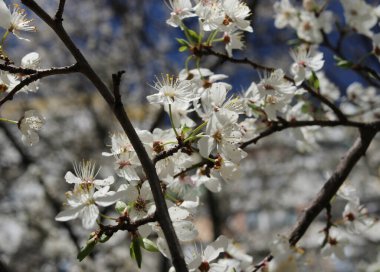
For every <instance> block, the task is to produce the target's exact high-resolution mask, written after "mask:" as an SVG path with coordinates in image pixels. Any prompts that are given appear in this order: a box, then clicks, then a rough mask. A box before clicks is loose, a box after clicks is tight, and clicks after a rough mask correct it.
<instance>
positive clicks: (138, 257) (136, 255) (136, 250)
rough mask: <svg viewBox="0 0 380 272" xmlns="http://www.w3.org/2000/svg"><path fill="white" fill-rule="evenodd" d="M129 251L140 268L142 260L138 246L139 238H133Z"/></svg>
mask: <svg viewBox="0 0 380 272" xmlns="http://www.w3.org/2000/svg"><path fill="white" fill-rule="evenodd" d="M129 253H130V255H131V258H132V259H134V260H135V261H136V263H137V266H138V267H139V268H141V262H142V255H141V248H140V238H139V237H136V238H133V240H132V242H131V245H130V248H129Z"/></svg>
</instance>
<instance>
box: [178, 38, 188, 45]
mask: <svg viewBox="0 0 380 272" xmlns="http://www.w3.org/2000/svg"><path fill="white" fill-rule="evenodd" d="M176 40H177V42H178V43H179V44H180V45H189V43H188V42H187V41H186V40H184V39H180V38H176Z"/></svg>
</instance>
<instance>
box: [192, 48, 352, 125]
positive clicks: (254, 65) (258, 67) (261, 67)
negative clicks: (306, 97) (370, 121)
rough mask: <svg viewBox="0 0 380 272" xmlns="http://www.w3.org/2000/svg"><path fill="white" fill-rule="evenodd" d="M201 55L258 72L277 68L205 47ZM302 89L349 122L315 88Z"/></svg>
mask: <svg viewBox="0 0 380 272" xmlns="http://www.w3.org/2000/svg"><path fill="white" fill-rule="evenodd" d="M199 54H200V55H212V56H216V57H218V58H221V59H223V60H226V61H229V62H232V63H240V64H248V65H250V66H251V67H252V68H254V69H256V70H262V71H265V72H273V71H274V70H275V68H272V67H266V66H264V65H261V64H258V63H256V62H254V61H252V60H249V59H248V58H243V59H236V58H232V57H229V56H227V55H225V54H222V53H219V52H216V51H214V50H212V49H211V48H208V47H205V48H204V50H202V51H200V52H199ZM284 78H285V79H286V80H288V81H290V82H293V83H294V79H292V78H291V77H289V76H285V77H284ZM301 87H303V88H304V89H305V90H307V91H308V93H310V95H311V96H313V97H315V98H317V99H318V100H319V101H321V102H322V103H323V104H325V105H326V106H327V107H329V108H330V109H331V110H332V111H333V112H334V113H335V115H336V116H337V117H338V119H339V120H342V121H344V120H347V118H346V116H345V115H344V114H343V112H342V111H341V110H340V109H339V108H338V107H337V106H336V105H335V104H334V103H332V102H331V101H330V100H328V99H327V98H326V97H324V96H323V95H322V94H320V93H319V92H316V91H315V90H313V88H312V87H310V86H309V85H307V84H306V83H305V82H304V83H303V84H302V85H301Z"/></svg>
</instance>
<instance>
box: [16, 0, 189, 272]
mask: <svg viewBox="0 0 380 272" xmlns="http://www.w3.org/2000/svg"><path fill="white" fill-rule="evenodd" d="M21 2H22V3H23V4H24V5H26V6H27V7H29V8H30V9H31V10H32V11H33V12H34V13H35V14H36V15H38V16H39V17H40V18H41V19H42V20H43V21H44V22H45V23H46V24H47V25H49V26H50V28H51V29H52V30H53V31H54V32H55V33H56V34H57V36H58V37H59V38H60V39H61V41H62V42H63V43H64V45H65V46H66V48H67V49H68V50H69V51H70V52H71V54H72V55H73V57H74V58H75V59H76V61H77V62H78V64H79V66H80V72H81V73H82V74H83V75H85V76H86V77H87V78H88V79H89V80H90V81H91V82H92V84H93V85H94V86H95V87H96V88H97V89H98V91H99V93H100V94H101V95H102V96H103V98H104V100H105V101H106V102H107V104H108V105H109V107H110V108H111V109H112V110H113V113H114V115H115V117H116V118H117V120H118V121H119V123H120V124H121V126H122V128H123V129H124V131H125V133H126V134H127V136H128V138H129V140H130V142H131V144H132V146H133V148H134V149H135V151H136V153H137V156H138V158H139V160H140V161H141V164H142V167H143V169H144V172H145V174H146V176H147V178H148V181H149V184H150V187H151V190H152V194H153V198H154V202H155V204H156V208H157V216H158V222H159V223H160V225H161V228H162V230H163V233H164V235H165V239H166V241H167V242H168V246H169V250H170V254H171V256H172V260H173V265H174V267H175V269H176V271H177V272H185V271H186V272H187V271H188V269H187V266H186V263H185V260H184V256H183V253H182V248H181V246H180V244H179V241H178V238H177V235H176V233H175V230H174V228H173V225H172V222H171V219H170V216H169V212H168V209H167V205H166V202H165V198H164V195H163V193H162V191H161V187H160V180H159V178H158V176H157V172H156V168H155V167H154V165H153V163H152V160H151V159H150V158H149V155H148V154H147V152H146V150H145V147H144V146H143V144H142V142H141V141H140V139H139V137H138V135H137V133H136V131H135V129H134V127H133V125H132V123H131V121H130V120H129V117H128V116H127V113H126V112H125V110H124V107H123V105H122V104H121V103H117V104H116V103H115V100H114V97H113V96H112V93H111V91H110V90H109V88H108V87H107V86H106V85H105V83H104V82H103V81H102V80H101V78H100V77H99V76H98V74H97V73H96V72H95V71H94V70H93V69H92V67H91V66H90V64H89V63H88V62H87V60H86V58H85V57H84V56H83V54H82V53H81V51H80V50H79V49H78V48H77V47H76V45H75V44H74V42H73V41H72V39H71V38H70V36H69V35H68V34H67V32H66V31H65V29H64V28H63V26H62V22H57V21H55V20H53V19H52V18H51V17H50V16H49V14H47V13H46V12H45V11H44V10H43V9H42V8H41V7H40V6H39V5H38V4H37V3H36V2H35V1H34V0H22V1H21Z"/></svg>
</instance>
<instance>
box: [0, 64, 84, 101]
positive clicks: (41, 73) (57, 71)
mask: <svg viewBox="0 0 380 272" xmlns="http://www.w3.org/2000/svg"><path fill="white" fill-rule="evenodd" d="M77 72H79V66H78V64H74V65H71V66H66V67H59V68H51V69H47V70H37V72H36V73H34V74H31V75H29V76H27V77H26V78H25V79H23V80H22V81H21V82H20V83H19V84H17V85H16V86H15V87H14V88H13V89H12V91H10V92H9V93H8V94H7V95H6V96H5V97H4V98H3V99H1V100H0V107H1V106H2V105H3V104H4V103H5V102H7V101H9V100H12V99H13V96H14V95H15V94H16V93H17V92H18V91H20V90H21V89H22V88H24V87H25V86H27V85H29V84H30V83H32V82H34V81H37V80H39V79H41V78H44V77H48V76H53V75H63V74H70V73H77Z"/></svg>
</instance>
